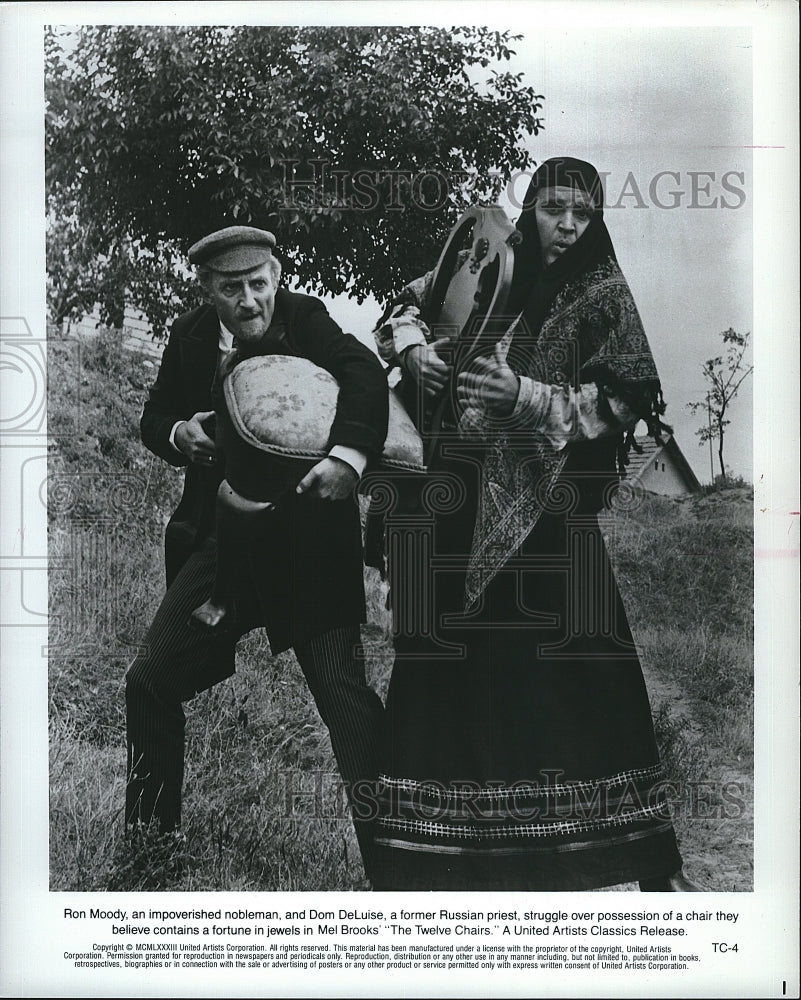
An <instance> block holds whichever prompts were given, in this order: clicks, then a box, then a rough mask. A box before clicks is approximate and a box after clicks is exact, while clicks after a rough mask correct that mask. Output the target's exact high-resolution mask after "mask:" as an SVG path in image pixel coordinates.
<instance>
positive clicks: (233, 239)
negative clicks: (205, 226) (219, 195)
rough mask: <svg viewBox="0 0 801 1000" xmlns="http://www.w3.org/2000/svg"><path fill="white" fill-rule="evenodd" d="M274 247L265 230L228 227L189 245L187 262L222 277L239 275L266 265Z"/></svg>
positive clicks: (270, 234) (273, 242)
mask: <svg viewBox="0 0 801 1000" xmlns="http://www.w3.org/2000/svg"><path fill="white" fill-rule="evenodd" d="M274 246H275V237H274V236H273V234H272V233H268V232H267V230H266V229H254V228H253V227H252V226H228V228H227V229H218V230H217V232H216V233H209V235H208V236H204V237H203V239H202V240H198V241H197V243H195V244H193V245H192V246H191V247H190V248H189V262H190V263H191V264H203V265H205V266H206V267H210V268H211V269H212V270H214V271H219V272H220V273H222V274H239V273H243V272H245V271H252V270H253V268H254V267H260V266H261V265H262V264H264V263H266V262H267V261H268V260H269V259H270V255H271V253H272V249H273V247H274Z"/></svg>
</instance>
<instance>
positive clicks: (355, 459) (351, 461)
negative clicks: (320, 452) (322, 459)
mask: <svg viewBox="0 0 801 1000" xmlns="http://www.w3.org/2000/svg"><path fill="white" fill-rule="evenodd" d="M328 457H329V458H338V459H340V460H341V461H342V462H345V463H346V464H347V465H349V466H350V467H351V469H353V471H354V472H355V473H356V475H357V476H358V477H359V478H360V479H361V477H362V473H363V472H364V467H365V466H366V465H367V456H366V455H365V454H364V452H362V451H359V449H358V448H349V447H348V446H347V445H344V444H335V445H334V446H333V448H332V449H331V450H330V451H329V452H328Z"/></svg>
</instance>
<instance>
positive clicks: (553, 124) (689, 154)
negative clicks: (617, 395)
mask: <svg viewBox="0 0 801 1000" xmlns="http://www.w3.org/2000/svg"><path fill="white" fill-rule="evenodd" d="M562 20H563V22H564V20H565V19H564V18H563V19H562ZM575 21H576V23H577V24H578V25H581V24H582V19H581V18H576V19H575ZM507 26H508V27H511V28H513V29H514V30H515V31H516V33H522V34H523V38H522V39H520V40H519V41H517V42H515V43H514V44H513V46H512V47H513V48H514V50H515V52H516V55H515V57H514V58H513V59H512V62H511V63H510V68H511V69H512V70H513V71H514V72H522V73H523V74H524V79H523V83H524V84H526V85H530V86H532V87H534V88H535V90H536V92H537V93H541V94H543V95H544V97H545V100H544V107H543V111H542V117H543V118H544V126H545V127H544V129H543V130H542V131H541V132H540V133H539V135H537V136H535V137H531V138H530V139H529V140H528V143H527V145H528V146H529V148H530V149H531V152H532V153H533V155H534V158H535V160H536V162H538V163H539V162H542V160H544V159H547V158H548V157H550V156H557V155H569V156H576V157H578V158H580V159H586V160H589V161H590V162H591V163H593V164H594V165H595V166H596V167H597V169H598V170H599V171H601V172H602V173H604V174H605V177H606V203H607V211H606V220H607V226H608V228H609V231H610V234H611V236H612V241H613V243H614V246H615V250H616V253H617V256H618V260H619V262H620V265H621V267H622V269H623V273H624V274H625V275H626V278H627V279H628V282H629V284H630V286H631V289H632V292H633V295H634V299H635V301H636V303H637V306H638V308H639V310H640V313H641V316H642V319H643V323H644V326H645V330H646V333H647V335H648V338H649V341H650V344H651V348H652V350H653V353H654V356H655V358H656V362H657V367H658V369H659V372H660V376H661V379H662V383H663V390H664V395H665V399H666V401H667V403H668V410H667V413H666V417H665V419H666V420H667V422H668V423H670V424H671V425H672V426H673V427H674V429H675V433H676V439H677V440H678V442H679V445H680V446H681V448H682V450H683V452H684V454H685V455H686V457H687V459H688V460H689V461H690V464H691V465H692V467H693V469H694V471H695V472H696V475H697V476H698V477H699V479H701V480H702V481H707V482H708V481H709V479H710V460H709V448H708V446H704V447H699V443H698V439H697V437H696V436H695V431H696V429H697V428H698V427H699V426H700V424H701V423H705V421H706V417H705V415H703V416H702V415H700V414H699V415H695V414H693V413H691V412H690V411H689V410H688V409H687V407H686V404H687V403H688V402H691V401H694V400H702V399H704V398H705V395H706V384H705V381H704V379H703V376H702V374H701V366H702V364H703V362H704V361H705V360H706V359H707V358H710V357H714V356H717V355H719V354H721V353H723V344H722V339H721V334H722V332H723V331H724V330H727V329H728V328H730V327H733V328H734V329H735V330H737V331H738V332H739V333H745V332H747V331H750V330H752V328H753V294H752V265H753V261H752V253H753V250H752V247H753V227H752V193H753V192H752V183H753V163H752V160H753V150H752V148H751V147H752V146H753V145H754V141H755V140H754V138H753V125H752V121H753V118H752V114H753V106H752V105H753V102H752V65H751V31H750V29H749V28H742V27H731V28H729V27H721V26H718V27H715V28H708V27H681V28H670V27H658V28H653V27H651V28H646V27H639V28H637V27H635V28H625V27H616V26H612V27H603V26H592V27H581V26H574V25H573V24H571V25H569V26H563V25H560V24H558V23H556V24H553V23H548V24H545V25H541V24H540V25H538V27H537V28H536V30H535V28H534V27H533V26H532V25H531V24H530V22H525V21H524V22H523V24H522V25H521V24H520V23H517V24H516V25H512V24H509V25H506V24H504V23H503V21H502V20H496V21H494V22H493V27H495V28H499V29H500V28H503V27H507ZM666 171H669V172H670V174H669V175H667V174H664V173H663V172H666ZM676 175H678V176H676ZM526 180H527V177H522V178H520V179H519V181H518V182H517V183H516V184H515V185H513V186H512V188H511V189H510V190H509V191H508V192H506V193H505V196H504V197H502V198H501V204H503V205H504V207H505V208H506V209H507V211H508V212H509V214H510V216H511V217H512V218H515V217H516V214H517V207H518V206H519V203H520V198H521V197H522V195H523V192H524V190H525V185H526ZM724 203H725V205H724ZM660 206H662V207H660ZM671 206H674V207H671ZM725 206H731V207H725ZM326 301H327V302H328V304H329V309H330V311H331V312H332V314H333V315H334V317H335V318H336V319H337V320H338V322H339V323H340V324H341V325H342V326H343V327H344V328H345V329H347V330H349V331H350V332H353V333H355V334H357V335H358V336H359V337H360V338H362V339H364V340H366V341H369V340H370V339H371V337H370V329H371V327H372V325H373V324H374V323H375V320H376V318H377V316H378V315H379V312H380V310H379V308H378V305H377V304H376V303H370V302H368V303H366V304H363V305H362V306H357V305H356V303H355V302H352V301H349V300H348V299H347V298H346V297H338V298H336V299H331V300H326ZM752 360H753V352H752V351H751V350H749V352H748V354H747V356H746V361H747V362H748V363H750V362H751V361H752ZM751 383H752V379H750V378H749V379H747V380H746V382H745V383H744V384H743V387H742V389H741V390H740V394H739V396H738V398H737V400H736V401H735V403H734V404H733V406H732V408H731V426H730V427H729V428H728V429H727V431H726V434H725V455H724V458H725V462H726V465H727V466H728V467H730V468H731V470H732V471H733V472H734V473H735V474H736V475H742V476H744V477H745V478H746V479H749V480H750V479H751V477H752V447H751V445H752V407H753V388H752V384H751ZM642 429H643V428H641V430H642ZM715 450H716V449H715ZM717 472H718V465H717V454H716V453H715V473H716V474H717Z"/></svg>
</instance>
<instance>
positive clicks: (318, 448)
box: [219, 354, 425, 501]
mask: <svg viewBox="0 0 801 1000" xmlns="http://www.w3.org/2000/svg"><path fill="white" fill-rule="evenodd" d="M223 393H224V397H225V407H224V408H223V412H222V413H220V414H219V429H220V433H221V444H222V448H223V451H224V454H225V477H226V479H227V480H228V482H229V483H230V485H231V487H232V488H233V489H234V490H235V491H236V492H237V493H239V494H241V495H242V496H243V497H246V498H247V499H249V500H269V501H273V500H276V499H278V497H279V496H280V495H281V494H282V493H284V492H286V490H288V489H292V488H294V487H295V486H296V485H297V483H298V482H300V480H301V479H302V478H303V476H304V475H305V474H306V472H308V470H309V469H310V468H311V467H312V466H313V465H315V464H316V463H317V462H319V461H320V459H322V458H325V456H326V455H327V454H328V451H329V447H330V446H329V436H330V431H331V425H332V423H333V421H334V416H335V414H336V405H337V396H338V393H339V387H338V385H337V382H336V379H334V377H333V376H332V375H330V374H329V373H328V372H327V371H324V370H323V369H322V368H319V367H318V366H317V365H315V364H313V363H312V362H311V361H308V360H307V359H306V358H298V357H294V356H292V355H285V354H269V355H265V356H262V357H255V358H248V359H246V360H245V361H242V362H240V363H239V364H238V365H237V366H236V367H235V368H234V369H233V370H232V371H231V372H230V374H228V375H227V376H226V378H225V380H224V382H223ZM380 464H381V466H382V467H383V468H386V469H397V470H401V471H404V472H424V471H425V466H424V464H423V445H422V441H421V438H420V435H419V433H418V432H417V429H416V427H415V425H414V423H413V422H412V420H411V418H410V417H409V415H408V414H407V413H406V411H405V409H404V408H403V406H402V404H401V402H400V401H399V400H398V399H397V398H396V397H395V396H394V394H392V393H390V413H389V431H388V434H387V441H386V444H385V447H384V453H383V455H382V458H381V463H380Z"/></svg>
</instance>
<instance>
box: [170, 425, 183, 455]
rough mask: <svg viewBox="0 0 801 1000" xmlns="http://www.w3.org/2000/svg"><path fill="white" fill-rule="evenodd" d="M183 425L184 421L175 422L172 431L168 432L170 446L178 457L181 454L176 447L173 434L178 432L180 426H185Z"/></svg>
mask: <svg viewBox="0 0 801 1000" xmlns="http://www.w3.org/2000/svg"><path fill="white" fill-rule="evenodd" d="M185 423H186V421H185V420H176V422H175V423H174V424H173V428H172V430H171V431H170V444H171V445H172V446H173V448H174V449H175V450H176V451H177V452H178V454H179V455H183V452H182V451H181V449H180V448H179V447H178V445H177V444H176V443H175V432H176V431H177V430H178V428H179V427H180V426H181V424H185Z"/></svg>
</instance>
